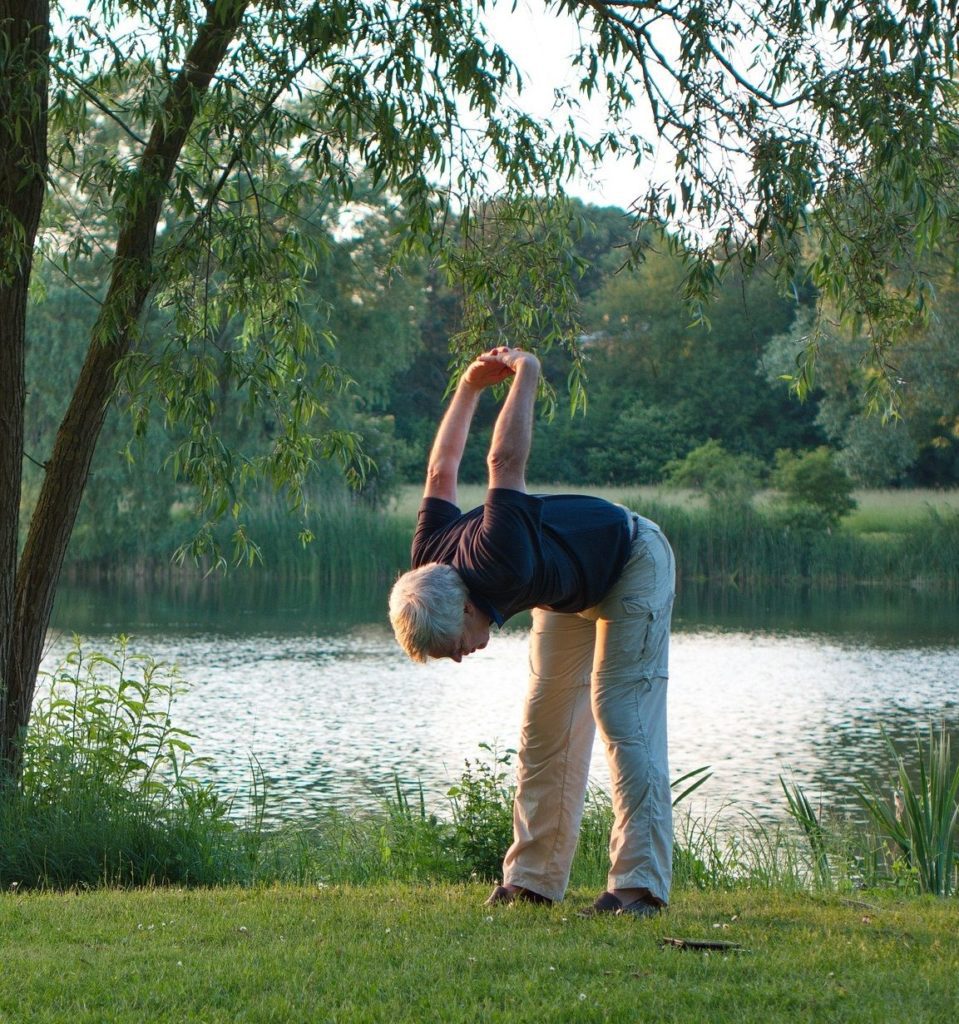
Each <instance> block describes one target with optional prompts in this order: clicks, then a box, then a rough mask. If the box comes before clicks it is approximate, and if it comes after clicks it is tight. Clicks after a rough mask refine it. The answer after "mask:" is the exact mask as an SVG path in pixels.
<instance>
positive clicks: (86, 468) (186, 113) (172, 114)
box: [0, 0, 248, 775]
mask: <svg viewBox="0 0 959 1024" xmlns="http://www.w3.org/2000/svg"><path fill="white" fill-rule="evenodd" d="M247 7H248V2H247V0H216V2H215V3H213V4H211V5H210V7H209V8H208V14H207V18H206V20H205V21H204V22H203V23H202V24H201V25H200V26H199V28H198V30H197V35H196V38H195V40H194V42H193V45H192V46H191V48H190V50H189V52H188V54H187V55H186V58H185V60H184V65H183V69H182V70H181V71H180V72H179V74H178V75H177V77H176V78H175V79H174V81H173V82H172V83H171V86H170V90H169V93H168V94H167V96H166V99H165V101H164V104H163V108H162V110H161V112H160V114H159V116H158V117H157V119H156V122H155V124H154V127H153V130H152V133H151V135H150V138H149V140H148V142H147V145H146V146H145V148H144V150H143V154H142V156H141V158H140V163H139V167H138V170H137V177H136V182H135V185H134V188H135V194H134V196H133V198H132V200H131V201H130V202H129V204H128V211H129V212H128V214H127V218H126V221H125V222H124V223H123V225H122V226H121V229H120V233H119V236H118V239H117V247H116V255H115V257H114V260H113V267H112V273H111V278H110V285H109V288H108V290H107V295H106V298H105V299H104V302H103V306H102V308H101V311H100V315H99V316H98V318H97V322H96V324H95V326H94V328H93V335H92V338H91V341H90V346H89V349H88V352H87V356H86V359H85V361H84V364H83V367H82V369H81V371H80V376H79V379H78V381H77V385H76V388H75V389H74V392H73V395H72V397H71V400H70V404H69V406H68V408H67V411H66V413H65V415H64V418H63V421H62V422H61V424H60V428H59V430H58V432H57V437H56V441H55V442H54V447H53V453H52V455H51V457H50V460H49V461H48V463H47V466H46V474H45V476H44V481H43V486H42V488H41V491H40V496H39V499H38V501H37V506H36V509H35V510H34V513H33V517H32V519H31V523H30V530H29V533H28V535H27V540H26V544H25V546H24V549H23V553H22V555H21V557H20V562H19V566H18V568H17V573H16V586H15V592H14V608H13V638H12V644H11V650H10V654H9V657H8V660H7V662H6V664H5V666H4V678H5V679H6V684H7V706H6V709H5V714H4V718H3V721H2V723H0V730H2V732H0V752H2V751H6V753H5V755H4V756H5V761H6V767H7V773H8V774H11V773H12V774H14V775H16V774H17V773H18V772H19V767H20V751H19V736H20V735H22V730H23V729H24V728H25V727H26V725H27V722H28V721H29V716H30V709H31V706H32V703H33V696H34V691H35V688H36V677H37V671H38V669H39V666H40V659H41V656H42V651H43V642H44V637H45V635H46V630H47V627H48V625H49V621H50V614H51V611H52V609H53V599H54V596H55V593H56V588H57V583H58V582H59V578H60V571H61V569H62V567H63V560H64V556H65V554H66V550H67V545H68V543H69V540H70V535H71V533H72V530H73V526H74V523H75V521H76V515H77V510H78V509H79V506H80V499H81V498H82V496H83V490H84V487H85V485H86V481H87V477H88V475H89V472H90V464H91V461H92V459H93V454H94V451H95V449H96V444H97V439H98V437H99V435H100V430H101V427H102V426H103V421H104V418H105V416H106V411H107V406H108V404H109V402H110V399H111V398H112V397H113V395H114V391H115V386H116V384H115V382H116V370H117V366H118V364H119V363H120V361H121V360H122V359H123V358H124V356H126V355H127V354H128V352H129V351H130V347H131V344H132V342H133V340H134V338H135V336H136V331H137V327H138V323H139V321H140V317H141V314H142V313H143V310H144V306H145V305H146V301H147V298H148V296H149V293H150V290H151V288H152V287H153V285H154V283H155V268H154V266H153V254H154V246H155V240H156V229H157V222H158V220H159V217H160V213H161V211H162V208H163V201H164V198H165V196H166V191H167V187H168V185H169V182H170V178H171V176H172V173H173V170H174V168H175V166H176V163H177V160H178V159H179V156H180V152H181V150H182V148H183V145H184V143H185V142H186V139H187V136H188V134H189V130H190V127H191V125H192V124H193V121H194V119H195V118H196V115H197V113H198V112H199V110H200V108H201V106H202V103H203V99H204V96H205V94H206V92H207V90H208V88H209V85H210V82H211V80H212V79H213V76H214V75H215V74H216V72H217V69H218V68H219V66H220V64H221V62H222V61H223V59H224V57H225V56H226V53H227V50H228V49H229V46H230V44H231V43H232V41H233V40H234V38H235V37H236V34H237V32H238V31H239V28H240V25H241V23H242V20H243V16H244V14H245V11H246V8H247Z"/></svg>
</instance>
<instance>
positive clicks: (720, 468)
mask: <svg viewBox="0 0 959 1024" xmlns="http://www.w3.org/2000/svg"><path fill="white" fill-rule="evenodd" d="M663 472H664V475H665V478H666V480H667V482H668V483H669V484H670V486H672V487H689V488H692V489H693V490H698V491H702V492H703V493H704V494H705V495H706V497H707V498H708V499H709V503H710V505H711V506H713V507H729V506H730V505H733V506H743V505H748V504H749V503H750V502H751V501H752V498H753V495H754V494H755V493H756V491H758V490H759V485H760V482H761V479H762V473H763V464H762V462H761V461H760V460H759V459H757V458H756V457H755V456H754V455H733V454H732V453H731V452H727V451H726V449H725V448H723V446H722V444H720V442H719V441H716V440H710V441H707V442H706V443H705V444H701V445H700V446H699V447H698V448H694V449H693V450H692V451H691V452H689V454H688V455H686V457H685V458H684V459H675V460H673V461H672V462H669V463H667V464H666V466H665V467H664V470H663Z"/></svg>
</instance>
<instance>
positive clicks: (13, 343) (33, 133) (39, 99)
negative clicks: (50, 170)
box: [0, 0, 50, 781]
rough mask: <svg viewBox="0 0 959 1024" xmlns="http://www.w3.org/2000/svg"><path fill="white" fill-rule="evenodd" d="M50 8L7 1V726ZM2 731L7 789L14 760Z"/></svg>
mask: <svg viewBox="0 0 959 1024" xmlns="http://www.w3.org/2000/svg"><path fill="white" fill-rule="evenodd" d="M49 19H50V4H49V0H0V153H2V154H3V159H2V160H0V722H2V723H6V721H7V720H8V717H10V715H11V713H12V711H13V708H12V705H11V702H10V690H11V678H12V671H11V666H12V664H13V651H14V648H15V639H14V632H15V627H14V620H15V615H14V604H15V598H14V593H15V579H16V570H17V543H18V530H19V522H20V481H21V469H22V464H23V431H24V423H23V410H24V402H25V399H26V387H25V379H24V355H25V351H26V340H25V325H26V313H27V290H28V288H29V285H30V271H31V267H32V265H33V244H34V241H35V239H36V235H37V228H38V226H39V223H40V212H41V210H42V208H43V197H44V191H45V177H46V170H47V73H48V72H47V67H48V56H49V49H50V30H49ZM7 735H8V734H7V730H6V728H5V727H4V728H2V729H0V781H2V778H3V774H4V771H3V768H4V764H5V763H6V762H7V759H8V747H7V743H6V738H7Z"/></svg>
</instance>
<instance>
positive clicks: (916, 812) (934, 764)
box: [859, 725, 959, 896]
mask: <svg viewBox="0 0 959 1024" xmlns="http://www.w3.org/2000/svg"><path fill="white" fill-rule="evenodd" d="M883 739H884V740H885V742H886V744H887V746H888V747H889V750H890V751H891V752H892V754H893V756H894V757H895V758H896V761H897V762H898V771H897V777H896V786H897V794H896V798H895V799H894V800H893V801H891V802H890V801H887V800H883V799H882V798H881V797H880V796H879V795H878V794H877V793H876V792H875V790H867V789H860V790H859V797H860V799H861V800H862V802H863V804H864V805H865V807H866V810H867V811H868V812H869V815H870V817H871V818H872V820H873V821H874V822H875V824H876V826H877V827H878V829H879V831H880V833H881V835H883V836H884V837H885V838H886V839H888V840H889V841H890V842H891V843H892V844H893V845H894V847H895V848H896V849H898V851H899V856H900V859H901V861H902V863H903V864H904V866H905V867H906V868H907V869H908V870H909V871H910V872H913V873H915V876H916V879H917V880H918V883H919V888H920V890H921V891H922V892H928V893H934V894H935V895H937V896H949V895H951V894H952V893H953V892H955V891H956V853H957V845H959V765H956V766H953V764H952V759H951V756H950V750H949V734H948V733H947V732H946V728H945V725H941V726H940V728H939V733H938V736H937V735H936V733H935V732H934V730H933V728H932V727H931V726H930V729H929V745H928V747H927V748H926V749H925V750H924V749H923V745H922V741H921V739H920V738H919V737H918V736H917V737H916V771H917V773H918V781H917V782H915V783H914V782H913V777H912V776H911V775H910V774H909V772H908V771H907V769H906V765H905V762H904V761H903V758H902V757H900V756H899V755H898V754H897V753H896V750H895V748H894V747H893V745H892V741H891V740H890V738H889V736H888V735H887V734H886V733H885V731H884V732H883Z"/></svg>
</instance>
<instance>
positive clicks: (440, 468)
mask: <svg viewBox="0 0 959 1024" xmlns="http://www.w3.org/2000/svg"><path fill="white" fill-rule="evenodd" d="M507 351H508V350H507V349H498V348H494V349H493V350H492V351H490V352H488V353H485V354H484V355H481V356H480V357H479V358H478V359H476V360H475V361H474V362H472V363H471V364H470V365H469V366H468V367H467V369H466V372H465V373H464V374H463V376H462V377H461V378H460V382H459V384H458V385H457V388H456V391H455V392H454V394H453V398H452V400H451V401H450V404H449V406H448V407H447V409H446V412H445V413H444V415H443V419H442V420H441V421H440V425H439V429H438V430H437V431H436V438H435V440H434V441H433V448H432V449H431V451H430V461H429V465H428V466H427V470H426V489H425V490H424V492H423V497H424V498H443V499H444V500H445V501H451V502H452V503H453V504H454V505H455V504H456V503H457V501H456V483H457V479H458V477H459V468H460V462H462V460H463V451H464V449H465V448H466V439H467V438H468V437H469V432H470V424H471V423H472V422H473V414H474V413H475V412H476V406H477V405H478V403H479V398H480V395H481V394H482V392H483V389H484V388H487V387H489V386H490V385H491V384H498V383H499V382H500V381H503V380H505V379H506V378H507V377H509V376H510V375H511V374H512V373H513V370H512V369H510V368H509V366H508V365H506V364H505V363H504V362H503V361H502V359H501V358H500V354H501V353H505V352H507Z"/></svg>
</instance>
